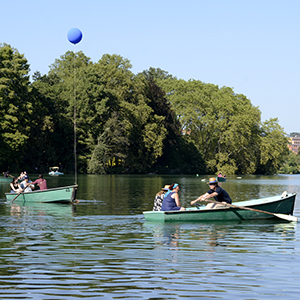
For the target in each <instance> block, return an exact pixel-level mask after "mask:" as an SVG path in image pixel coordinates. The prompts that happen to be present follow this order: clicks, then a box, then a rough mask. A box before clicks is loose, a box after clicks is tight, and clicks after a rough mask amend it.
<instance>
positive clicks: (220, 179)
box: [217, 177, 227, 182]
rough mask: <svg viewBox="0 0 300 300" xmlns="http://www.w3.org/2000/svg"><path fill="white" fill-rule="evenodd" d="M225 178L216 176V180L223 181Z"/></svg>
mask: <svg viewBox="0 0 300 300" xmlns="http://www.w3.org/2000/svg"><path fill="white" fill-rule="evenodd" d="M226 179H227V178H226V177H217V180H218V182H225V181H226Z"/></svg>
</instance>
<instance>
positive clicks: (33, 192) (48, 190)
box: [5, 184, 78, 195]
mask: <svg viewBox="0 0 300 300" xmlns="http://www.w3.org/2000/svg"><path fill="white" fill-rule="evenodd" d="M68 188H72V189H73V188H78V185H76V184H75V185H68V186H61V187H56V188H51V189H46V190H36V191H31V192H22V193H20V195H23V194H27V195H28V194H37V193H45V192H51V191H55V190H63V189H68ZM14 194H18V193H5V195H14Z"/></svg>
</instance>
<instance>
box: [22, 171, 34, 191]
mask: <svg viewBox="0 0 300 300" xmlns="http://www.w3.org/2000/svg"><path fill="white" fill-rule="evenodd" d="M20 187H21V189H22V190H23V192H24V193H28V192H32V191H33V190H34V184H32V182H31V180H29V176H28V175H26V176H25V177H24V180H23V181H22V182H21V183H20Z"/></svg>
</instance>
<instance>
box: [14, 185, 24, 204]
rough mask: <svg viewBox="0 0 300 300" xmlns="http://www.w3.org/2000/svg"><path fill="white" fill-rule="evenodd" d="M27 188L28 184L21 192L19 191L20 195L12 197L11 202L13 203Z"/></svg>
mask: <svg viewBox="0 0 300 300" xmlns="http://www.w3.org/2000/svg"><path fill="white" fill-rule="evenodd" d="M26 188H27V185H26V186H25V187H24V188H23V189H22V191H21V192H19V193H18V195H17V196H16V197H15V198H14V199H12V201H11V203H13V202H14V201H15V200H16V199H17V198H18V197H19V196H20V195H21V193H22V192H23V191H24V190H25V189H26Z"/></svg>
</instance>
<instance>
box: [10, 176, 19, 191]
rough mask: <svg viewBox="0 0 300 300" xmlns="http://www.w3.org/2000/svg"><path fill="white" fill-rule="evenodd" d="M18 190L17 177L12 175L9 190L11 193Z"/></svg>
mask: <svg viewBox="0 0 300 300" xmlns="http://www.w3.org/2000/svg"><path fill="white" fill-rule="evenodd" d="M20 191H21V187H20V184H19V180H18V177H13V180H12V182H11V183H10V192H11V193H19V192H20Z"/></svg>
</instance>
